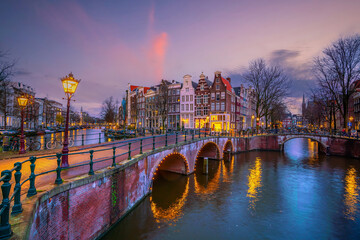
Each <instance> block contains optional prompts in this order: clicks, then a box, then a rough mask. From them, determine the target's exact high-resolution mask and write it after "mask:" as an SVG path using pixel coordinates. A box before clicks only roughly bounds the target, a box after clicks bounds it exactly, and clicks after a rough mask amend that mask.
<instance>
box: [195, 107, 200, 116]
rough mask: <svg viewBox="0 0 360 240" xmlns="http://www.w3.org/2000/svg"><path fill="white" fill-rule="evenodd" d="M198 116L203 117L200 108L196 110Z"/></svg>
mask: <svg viewBox="0 0 360 240" xmlns="http://www.w3.org/2000/svg"><path fill="white" fill-rule="evenodd" d="M196 115H197V116H200V115H201V109H200V108H197V109H196Z"/></svg>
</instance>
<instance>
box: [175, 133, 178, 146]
mask: <svg viewBox="0 0 360 240" xmlns="http://www.w3.org/2000/svg"><path fill="white" fill-rule="evenodd" d="M175 144H178V132H176V133H175Z"/></svg>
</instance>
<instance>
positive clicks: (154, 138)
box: [152, 137, 155, 151]
mask: <svg viewBox="0 0 360 240" xmlns="http://www.w3.org/2000/svg"><path fill="white" fill-rule="evenodd" d="M152 150H153V151H154V150H155V137H153V149H152Z"/></svg>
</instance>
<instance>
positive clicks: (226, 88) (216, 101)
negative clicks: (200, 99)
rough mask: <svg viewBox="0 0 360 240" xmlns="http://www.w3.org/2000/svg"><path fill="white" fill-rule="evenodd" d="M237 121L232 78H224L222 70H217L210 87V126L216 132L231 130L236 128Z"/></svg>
mask: <svg viewBox="0 0 360 240" xmlns="http://www.w3.org/2000/svg"><path fill="white" fill-rule="evenodd" d="M235 123H236V118H235V93H234V90H233V88H232V87H231V79H230V78H226V79H225V78H223V77H222V76H221V72H220V71H216V72H215V77H214V82H213V84H212V86H211V88H210V128H211V130H212V131H216V132H220V131H226V132H230V131H233V130H234V129H235V127H236V126H235Z"/></svg>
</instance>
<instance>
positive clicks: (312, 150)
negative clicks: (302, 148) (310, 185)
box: [308, 139, 318, 165]
mask: <svg viewBox="0 0 360 240" xmlns="http://www.w3.org/2000/svg"><path fill="white" fill-rule="evenodd" d="M317 144H318V143H317V142H316V141H312V140H311V139H308V151H309V164H310V165H314V164H315V163H316V162H317V159H316V156H317V149H318V145H317Z"/></svg>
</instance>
